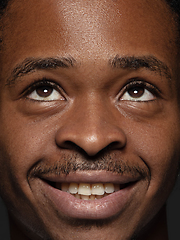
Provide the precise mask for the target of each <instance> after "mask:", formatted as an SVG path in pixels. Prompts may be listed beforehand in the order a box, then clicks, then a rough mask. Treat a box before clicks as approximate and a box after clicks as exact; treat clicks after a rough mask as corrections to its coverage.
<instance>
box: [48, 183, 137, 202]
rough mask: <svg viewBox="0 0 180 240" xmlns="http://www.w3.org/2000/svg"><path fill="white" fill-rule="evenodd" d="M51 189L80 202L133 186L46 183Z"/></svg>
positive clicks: (127, 184)
mask: <svg viewBox="0 0 180 240" xmlns="http://www.w3.org/2000/svg"><path fill="white" fill-rule="evenodd" d="M48 183H49V184H50V185H51V186H52V187H54V188H56V189H59V190H61V191H63V192H66V193H69V194H71V195H72V196H74V197H75V198H77V199H82V200H97V199H101V198H103V197H106V196H108V195H111V194H112V193H114V192H118V191H119V190H121V189H124V188H126V187H128V186H129V185H131V184H133V183H134V182H133V183H132V182H131V183H126V184H114V183H75V182H71V183H67V182H64V183H59V182H48Z"/></svg>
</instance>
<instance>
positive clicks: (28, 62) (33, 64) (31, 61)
mask: <svg viewBox="0 0 180 240" xmlns="http://www.w3.org/2000/svg"><path fill="white" fill-rule="evenodd" d="M75 64H76V60H75V59H74V58H73V57H71V56H69V57H57V58H51V57H50V58H26V59H25V60H24V61H23V62H22V63H20V64H18V65H16V67H15V68H14V69H13V71H12V73H11V77H10V78H9V79H8V80H7V83H6V85H13V84H15V82H16V80H17V79H18V78H20V77H22V76H24V75H27V74H29V73H32V72H35V71H36V70H44V69H46V70H48V69H49V70H50V69H57V68H71V67H74V66H75Z"/></svg>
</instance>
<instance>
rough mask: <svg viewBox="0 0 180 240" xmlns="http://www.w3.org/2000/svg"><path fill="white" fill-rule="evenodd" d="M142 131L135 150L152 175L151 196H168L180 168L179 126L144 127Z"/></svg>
mask: <svg viewBox="0 0 180 240" xmlns="http://www.w3.org/2000/svg"><path fill="white" fill-rule="evenodd" d="M167 122H168V121H167ZM142 129H143V130H140V132H139V135H138V136H139V137H138V138H136V141H135V144H136V146H135V149H136V153H137V154H138V155H139V156H140V157H141V159H142V160H143V161H144V162H145V164H146V165H147V167H148V168H149V170H150V173H151V180H150V186H149V194H151V195H158V196H163V195H166V196H167V195H169V193H170V192H171V190H172V188H173V186H174V183H175V181H176V177H177V173H178V168H179V159H180V148H179V142H180V137H179V132H180V131H179V126H178V124H166V125H163V124H161V126H157V127H156V125H154V126H148V127H146V128H143V126H142Z"/></svg>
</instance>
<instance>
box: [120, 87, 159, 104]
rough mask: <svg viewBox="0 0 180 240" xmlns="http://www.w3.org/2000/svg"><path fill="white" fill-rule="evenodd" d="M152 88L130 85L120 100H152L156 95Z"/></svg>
mask: <svg viewBox="0 0 180 240" xmlns="http://www.w3.org/2000/svg"><path fill="white" fill-rule="evenodd" d="M152 92H153V89H152V91H151V90H148V89H147V88H146V86H138V85H136V86H130V87H128V88H127V89H126V91H125V92H124V94H123V95H122V96H121V98H120V100H124V101H143V102H146V101H151V100H154V99H155V98H156V97H155V95H154V94H153V93H152Z"/></svg>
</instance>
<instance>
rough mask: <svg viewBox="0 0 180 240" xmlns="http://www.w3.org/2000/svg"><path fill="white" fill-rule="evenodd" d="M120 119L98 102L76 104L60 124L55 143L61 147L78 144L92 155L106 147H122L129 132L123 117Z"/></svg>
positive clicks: (72, 146)
mask: <svg viewBox="0 0 180 240" xmlns="http://www.w3.org/2000/svg"><path fill="white" fill-rule="evenodd" d="M119 115H120V114H119ZM115 118H116V120H115ZM118 120H119V121H117V117H114V114H113V113H112V111H111V110H110V111H108V109H107V107H106V106H104V108H103V109H102V108H101V107H100V106H99V105H95V106H93V105H91V107H90V108H88V107H83V106H82V107H79V108H76V109H74V110H73V111H71V113H69V114H67V116H66V118H65V120H64V121H62V122H61V123H60V124H59V125H60V126H59V129H58V131H57V132H56V144H57V146H58V147H60V148H68V149H73V148H76V149H77V147H78V149H81V150H83V152H85V153H86V154H87V155H89V156H95V155H96V154H98V153H100V152H101V151H102V150H103V149H105V148H106V149H111V150H112V149H122V148H124V147H125V145H126V135H125V133H124V131H123V129H122V128H121V124H120V122H121V119H118ZM117 122H118V123H117Z"/></svg>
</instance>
